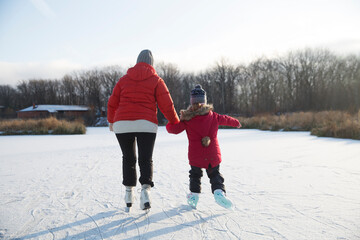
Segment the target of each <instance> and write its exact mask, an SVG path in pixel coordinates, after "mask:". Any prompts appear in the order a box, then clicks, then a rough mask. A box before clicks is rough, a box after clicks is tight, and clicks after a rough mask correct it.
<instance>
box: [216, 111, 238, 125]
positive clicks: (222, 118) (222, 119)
mask: <svg viewBox="0 0 360 240" xmlns="http://www.w3.org/2000/svg"><path fill="white" fill-rule="evenodd" d="M216 115H217V119H218V123H219V125H222V126H230V127H239V128H240V127H241V124H240V122H239V120H237V119H235V118H233V117H230V116H228V115H220V114H217V113H216Z"/></svg>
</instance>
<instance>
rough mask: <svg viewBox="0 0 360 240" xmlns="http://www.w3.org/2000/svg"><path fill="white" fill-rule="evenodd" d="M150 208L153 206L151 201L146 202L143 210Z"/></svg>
mask: <svg viewBox="0 0 360 240" xmlns="http://www.w3.org/2000/svg"><path fill="white" fill-rule="evenodd" d="M150 208H151V206H150V203H149V202H146V203H144V207H143V209H142V210H148V209H150Z"/></svg>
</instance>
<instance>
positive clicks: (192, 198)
mask: <svg viewBox="0 0 360 240" xmlns="http://www.w3.org/2000/svg"><path fill="white" fill-rule="evenodd" d="M186 198H187V202H188V204H189V205H190V206H191V207H192V208H196V205H197V203H198V201H199V194H198V193H193V192H191V193H189V194H188V195H187V196H186Z"/></svg>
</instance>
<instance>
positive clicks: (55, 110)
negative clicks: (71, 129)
mask: <svg viewBox="0 0 360 240" xmlns="http://www.w3.org/2000/svg"><path fill="white" fill-rule="evenodd" d="M89 110H90V109H89V108H88V107H86V106H75V105H35V104H34V105H33V106H30V107H28V108H24V109H22V110H20V111H18V112H17V116H18V118H46V117H51V116H53V117H56V118H73V119H74V118H80V117H84V116H85V115H86V114H87V113H88V112H89Z"/></svg>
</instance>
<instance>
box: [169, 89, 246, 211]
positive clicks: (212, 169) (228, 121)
mask: <svg viewBox="0 0 360 240" xmlns="http://www.w3.org/2000/svg"><path fill="white" fill-rule="evenodd" d="M190 102H191V105H190V106H189V107H188V108H187V109H186V110H181V111H180V114H181V117H180V123H177V124H171V123H168V124H167V125H166V129H167V131H168V132H169V133H173V134H178V133H181V132H182V131H184V130H186V133H187V137H188V139H189V152H188V158H189V164H190V166H191V170H190V172H189V173H190V175H189V177H190V193H189V194H188V195H187V199H188V203H189V205H190V206H192V207H194V208H196V205H197V203H198V201H199V193H200V192H201V177H202V176H203V172H202V168H205V169H206V173H207V175H208V177H209V178H210V183H211V190H212V192H213V194H214V197H215V201H216V202H217V203H218V204H219V205H221V206H222V207H225V208H231V207H232V203H231V201H230V200H229V199H228V198H227V197H226V195H225V193H226V191H225V186H224V178H223V176H222V175H221V173H220V162H221V153H220V146H219V143H218V139H217V131H218V126H219V125H225V126H232V127H238V128H240V127H241V124H240V123H239V121H238V120H236V119H235V118H232V117H229V116H226V115H220V114H217V113H216V112H213V107H212V105H208V104H206V92H205V91H204V90H203V89H202V88H201V86H200V85H197V86H196V87H195V89H193V90H192V91H191V94H190Z"/></svg>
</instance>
